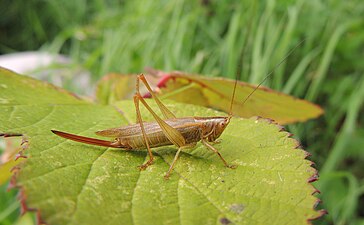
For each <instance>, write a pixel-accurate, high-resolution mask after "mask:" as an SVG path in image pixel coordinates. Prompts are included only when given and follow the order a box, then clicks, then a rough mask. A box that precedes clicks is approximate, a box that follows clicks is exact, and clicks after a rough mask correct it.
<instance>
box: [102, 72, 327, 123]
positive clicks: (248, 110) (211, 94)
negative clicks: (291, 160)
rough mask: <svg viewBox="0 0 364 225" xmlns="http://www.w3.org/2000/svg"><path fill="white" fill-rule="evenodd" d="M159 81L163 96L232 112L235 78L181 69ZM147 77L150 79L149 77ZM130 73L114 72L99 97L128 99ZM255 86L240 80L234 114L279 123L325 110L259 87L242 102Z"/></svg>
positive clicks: (315, 115)
mask: <svg viewBox="0 0 364 225" xmlns="http://www.w3.org/2000/svg"><path fill="white" fill-rule="evenodd" d="M164 75H165V76H164V77H163V78H161V81H160V82H159V84H158V87H159V89H158V90H159V91H158V94H159V96H160V97H161V98H162V99H171V100H174V101H177V102H182V103H189V104H194V105H201V106H205V107H208V108H213V109H218V110H221V111H223V112H226V113H229V112H228V111H229V109H230V103H231V97H232V92H233V89H234V83H235V81H234V80H229V79H225V78H212V77H204V76H196V75H188V74H183V73H179V72H174V73H167V74H164ZM148 78H151V76H149V77H148ZM135 79H136V78H135V77H132V76H131V75H117V74H112V75H110V76H107V77H106V78H105V79H103V80H102V81H101V82H99V84H98V92H97V95H96V96H97V98H98V99H99V101H101V102H103V103H112V102H115V101H117V100H120V99H124V98H126V96H127V95H126V94H125V93H126V90H130V88H131V87H133V86H135V83H134V80H135ZM254 88H255V86H253V85H250V84H247V83H244V82H238V85H237V89H236V96H235V101H234V104H233V114H234V115H235V116H240V117H244V118H249V117H252V116H261V117H264V118H270V119H273V120H275V121H276V122H277V123H279V124H287V123H294V122H303V121H306V120H308V119H312V118H316V117H318V116H320V115H321V114H322V113H323V110H322V109H321V108H320V107H319V106H317V105H315V104H312V103H310V102H308V101H305V100H301V99H297V98H294V97H292V96H289V95H286V94H284V93H280V92H277V91H274V90H271V89H269V88H265V87H260V88H258V89H257V90H256V91H255V92H254V94H253V95H251V97H250V99H249V100H248V101H246V102H245V104H243V102H244V100H245V99H246V97H247V96H248V95H249V94H251V93H252V92H253V90H254Z"/></svg>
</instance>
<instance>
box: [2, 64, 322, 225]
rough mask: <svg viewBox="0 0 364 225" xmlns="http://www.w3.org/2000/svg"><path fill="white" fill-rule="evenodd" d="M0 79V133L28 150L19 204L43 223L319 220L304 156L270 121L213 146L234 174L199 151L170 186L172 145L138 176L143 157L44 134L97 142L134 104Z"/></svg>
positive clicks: (238, 123)
mask: <svg viewBox="0 0 364 225" xmlns="http://www.w3.org/2000/svg"><path fill="white" fill-rule="evenodd" d="M0 75H1V76H0V84H1V88H2V92H1V94H0V97H1V99H2V100H3V101H2V102H1V105H0V108H1V110H0V114H1V115H0V123H1V128H0V129H1V130H0V131H1V133H22V134H24V135H25V136H26V137H27V139H28V143H29V144H28V148H27V149H26V155H27V156H28V157H29V158H28V159H27V160H26V161H25V162H24V163H22V164H21V169H20V171H19V173H18V174H17V185H19V186H20V187H21V190H22V192H21V198H22V199H21V201H22V202H23V204H25V205H26V206H27V208H33V209H38V210H39V211H40V212H41V218H42V219H43V220H44V221H45V222H47V223H49V224H90V223H92V224H105V223H107V224H120V221H123V223H125V224H132V223H133V224H150V221H154V223H156V224H161V223H169V224H176V223H183V224H207V223H213V224H215V223H218V222H220V223H223V222H222V221H230V222H233V223H235V224H251V223H267V222H268V221H269V223H276V224H281V223H282V222H293V223H295V224H304V223H306V222H307V220H309V219H312V218H316V217H318V216H320V215H321V212H319V211H315V210H314V209H313V206H314V205H315V204H316V202H317V198H316V197H314V196H312V193H314V192H315V188H314V187H313V186H312V185H310V184H309V183H308V181H309V180H310V179H311V177H313V176H315V174H316V171H315V169H313V168H312V167H311V162H310V161H307V160H305V157H306V153H305V152H304V151H302V150H300V149H297V147H298V143H297V141H295V140H293V139H291V138H289V134H288V133H287V132H282V131H281V127H279V126H277V125H275V124H272V123H271V122H269V121H267V120H259V119H254V118H252V119H239V118H234V119H233V120H232V121H231V123H230V124H229V126H228V128H227V129H226V131H225V132H224V133H223V135H222V136H221V138H222V141H221V143H219V144H216V145H215V146H216V148H218V149H220V151H221V154H222V155H224V157H225V158H226V159H227V160H228V161H229V162H231V163H233V164H235V165H238V167H237V168H236V169H234V170H231V169H228V168H225V167H224V166H223V165H222V163H221V161H220V159H219V158H218V157H217V156H216V154H214V153H213V152H211V151H208V150H206V149H205V148H204V147H203V146H201V145H198V146H197V147H196V148H194V149H192V150H190V151H187V152H184V153H183V154H182V156H181V157H180V159H179V160H178V163H177V165H176V167H175V170H174V171H173V174H172V176H171V178H170V180H168V181H167V180H164V178H163V175H164V174H165V172H166V171H167V170H168V167H169V164H170V163H171V162H172V160H173V157H174V154H175V152H176V151H175V148H173V147H161V148H158V149H155V155H156V160H155V163H154V164H153V165H152V166H150V167H148V168H147V170H146V171H139V170H138V169H137V165H141V164H142V163H143V162H144V161H145V160H146V157H148V155H147V153H146V152H145V151H142V152H135V151H123V150H120V149H108V148H103V147H95V146H89V145H85V144H80V143H75V142H72V141H69V140H65V139H62V138H60V137H58V136H56V135H54V134H52V133H51V132H50V130H51V129H59V130H65V131H72V132H75V133H77V134H81V135H84V136H94V135H95V134H94V131H96V130H100V129H103V128H110V127H114V126H116V124H120V125H126V124H127V123H126V122H125V121H135V119H136V117H135V109H134V104H133V103H132V101H124V102H118V103H116V107H118V108H120V109H121V110H122V111H123V112H124V114H123V116H121V115H120V114H119V113H118V112H117V110H115V108H114V107H113V106H111V105H107V106H105V105H96V104H89V103H87V102H84V101H81V100H79V99H78V98H76V97H75V96H73V95H70V93H67V92H66V91H63V90H61V89H59V88H55V87H54V86H52V85H48V84H45V83H42V82H39V81H36V80H33V79H30V78H27V77H24V76H20V75H16V74H13V73H11V72H9V71H6V70H2V71H1V73H0ZM19 89H21V90H22V91H21V92H17V91H16V90H19ZM53 101H54V102H53ZM153 106H154V107H155V104H154V105H153ZM168 107H169V108H170V109H171V110H172V111H174V112H176V113H177V116H178V117H183V116H190V115H201V116H216V115H218V114H217V113H216V112H214V111H212V110H209V109H205V108H201V107H196V106H192V105H188V106H187V105H183V104H168ZM142 115H148V114H147V111H146V110H143V111H142ZM120 117H123V119H121V118H120ZM145 118H146V120H150V119H151V116H145Z"/></svg>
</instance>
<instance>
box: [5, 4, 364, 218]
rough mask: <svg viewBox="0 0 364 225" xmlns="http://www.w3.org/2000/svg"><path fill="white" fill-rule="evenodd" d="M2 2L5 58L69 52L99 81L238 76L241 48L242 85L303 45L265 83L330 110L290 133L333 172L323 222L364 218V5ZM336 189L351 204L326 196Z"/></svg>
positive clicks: (324, 187) (326, 185) (326, 183)
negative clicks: (130, 76) (144, 73)
mask: <svg viewBox="0 0 364 225" xmlns="http://www.w3.org/2000/svg"><path fill="white" fill-rule="evenodd" d="M0 4H1V6H2V7H0V10H2V11H1V12H2V14H1V15H2V17H1V18H0V22H1V23H0V26H1V28H2V29H1V31H6V32H2V33H1V34H2V35H0V42H1V44H0V51H1V53H8V52H13V51H21V50H29V49H31V50H37V49H39V48H42V49H43V50H47V51H52V52H56V53H58V52H61V53H65V54H67V55H69V56H71V57H72V58H73V59H74V61H75V62H76V63H79V64H81V65H83V66H84V67H85V68H87V69H89V70H90V71H91V72H92V74H93V75H94V76H95V78H94V80H98V77H100V76H102V75H104V74H105V73H107V72H121V73H140V72H141V70H142V69H143V68H144V67H146V66H151V67H155V68H157V69H161V70H165V71H168V70H176V69H179V70H182V71H185V72H188V73H199V74H207V75H211V76H225V77H230V78H233V77H235V72H236V70H237V67H238V64H239V62H238V59H239V57H240V53H241V51H243V52H244V57H243V60H242V61H243V66H242V69H243V77H242V78H243V80H245V81H248V82H249V81H250V82H254V83H258V82H260V81H261V80H262V77H263V76H264V75H265V73H266V72H267V71H269V70H270V69H271V68H273V67H274V66H275V64H276V63H277V62H279V61H280V60H282V58H283V56H284V55H285V54H286V53H287V52H288V51H289V49H290V48H292V47H293V46H295V45H296V43H298V42H299V41H300V40H301V39H303V38H306V41H305V44H304V45H303V46H302V47H301V48H299V49H297V50H296V51H295V53H294V54H293V55H292V56H291V57H289V58H288V59H287V61H286V62H285V63H284V64H283V65H282V66H280V67H279V68H278V69H277V70H276V71H275V73H274V76H273V77H272V79H271V80H270V81H269V82H268V83H266V84H265V85H266V86H271V87H273V88H274V89H277V90H282V91H284V92H285V93H288V94H292V95H294V96H297V97H301V98H308V99H309V100H313V101H315V102H316V103H317V104H319V105H321V106H323V108H324V109H325V112H326V114H325V115H324V116H323V117H321V119H319V120H318V121H312V122H308V123H306V124H302V125H294V126H293V125H290V126H289V129H290V131H291V132H292V133H294V134H295V135H296V136H298V137H299V139H300V140H302V144H303V145H304V146H307V148H306V149H307V150H308V151H309V152H310V153H312V159H313V161H315V162H316V166H317V167H318V169H321V168H322V167H325V168H328V169H325V171H326V172H327V173H326V176H328V178H327V179H326V178H324V179H322V181H320V182H321V184H320V189H321V191H322V196H323V199H324V203H323V205H322V207H323V208H326V209H328V210H330V211H329V215H327V216H326V217H325V219H323V220H321V221H320V222H319V224H332V223H335V224H337V223H341V224H350V223H358V224H359V223H360V221H363V215H362V213H361V211H360V210H361V209H362V208H363V206H364V202H363V197H362V196H363V190H364V186H363V184H364V181H363V177H364V174H363V169H362V164H363V160H364V153H363V151H362V148H361V146H363V145H362V140H363V138H362V137H363V134H364V132H363V130H364V126H363V116H362V115H364V114H363V106H362V104H363V99H364V98H363V97H362V94H361V91H359V90H360V89H361V88H362V83H363V80H362V77H363V75H364V68H363V65H364V64H363V63H362V59H363V57H364V56H363V52H364V51H363V46H364V43H363V42H364V41H363V36H364V22H363V21H364V19H363V15H364V3H363V1H361V0H348V1H342V0H329V1H317V0H299V1H294V0H276V1H272V0H270V1H261V2H260V1H248V0H246V1H192V0H178V1H162V2H161V1H148V0H145V1H122V2H121V3H120V1H118V0H115V1H98V0H91V1H87V4H85V1H39V0H35V1H26V3H23V2H16V1H12V2H11V3H9V1H2V2H1V3H0ZM70 9H72V10H70ZM68 12H72V13H71V14H68ZM44 42H45V43H44ZM342 174H345V176H342ZM323 177H325V175H324V176H323ZM348 177H350V180H352V179H353V180H355V182H348V180H349V179H348ZM336 184H338V185H336ZM353 184H356V185H353ZM352 187H355V188H352ZM346 190H348V192H347V191H346ZM332 191H333V192H334V193H337V195H336V196H337V197H342V202H345V204H337V199H336V198H333V197H331V196H333V195H331V194H330V195H329V194H328V195H326V193H329V192H332ZM353 196H354V197H353ZM360 196H361V197H360ZM333 209H334V210H333ZM348 209H350V210H349V211H351V212H350V213H349V214H348V213H347V212H348ZM360 213H361V214H360ZM348 215H350V216H348Z"/></svg>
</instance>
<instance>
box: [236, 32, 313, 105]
mask: <svg viewBox="0 0 364 225" xmlns="http://www.w3.org/2000/svg"><path fill="white" fill-rule="evenodd" d="M305 40H306V39H303V40H302V41H301V42H300V43H298V44H297V45H296V46H295V47H294V48H292V49H291V51H289V52H288V53H287V55H286V56H285V57H284V58H283V59H282V60H281V61H280V62H279V63H278V64H277V65H275V66H274V68H273V69H272V70H271V71H270V72H269V73H268V75H267V76H266V77H264V79H263V80H262V81H261V82H260V83H259V84H258V86H256V87H255V88H254V90H253V91H252V92H250V94H249V95H248V96H247V97H246V98H245V99H244V101H243V105H244V104H245V103H246V102H247V101H248V99H249V98H250V96H252V95H253V94H254V92H255V91H256V90H258V88H259V87H260V86H261V85H262V84H263V83H264V82H265V81H266V80H267V79H268V78H269V77H270V76H271V75H272V74H273V72H274V71H275V70H276V69H277V68H278V67H279V66H280V65H281V64H282V63H283V62H284V61H286V59H287V58H288V57H289V56H290V55H291V54H292V53H293V52H294V51H295V50H296V49H297V48H298V47H299V46H301V45H302V43H303V42H304V41H305ZM235 86H236V83H235ZM234 90H235V87H234ZM234 94H235V93H234Z"/></svg>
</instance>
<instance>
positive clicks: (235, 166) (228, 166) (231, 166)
mask: <svg viewBox="0 0 364 225" xmlns="http://www.w3.org/2000/svg"><path fill="white" fill-rule="evenodd" d="M226 167H227V168H230V169H236V168H237V167H238V165H227V166H226Z"/></svg>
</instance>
